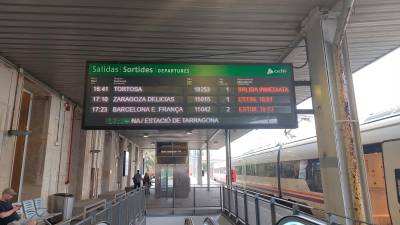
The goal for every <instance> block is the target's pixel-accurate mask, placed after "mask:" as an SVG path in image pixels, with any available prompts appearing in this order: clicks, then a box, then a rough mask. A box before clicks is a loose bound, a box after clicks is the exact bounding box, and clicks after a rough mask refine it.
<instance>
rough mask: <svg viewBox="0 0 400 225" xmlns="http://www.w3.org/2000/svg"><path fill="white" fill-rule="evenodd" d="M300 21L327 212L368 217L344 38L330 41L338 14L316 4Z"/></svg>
mask: <svg viewBox="0 0 400 225" xmlns="http://www.w3.org/2000/svg"><path fill="white" fill-rule="evenodd" d="M327 15H329V13H328V14H327ZM328 18H329V19H328ZM303 25H304V31H305V37H306V43H307V54H308V62H309V69H310V76H311V90H312V99H313V108H314V111H315V121H316V129H317V136H318V149H319V158H320V161H321V176H322V184H323V189H324V199H325V208H326V212H328V213H333V214H337V215H340V216H346V217H349V218H354V219H356V220H360V221H366V222H371V216H370V203H369V193H368V185H367V182H366V178H365V172H364V171H365V168H364V159H363V153H362V147H361V144H360V143H361V142H360V130H359V124H358V120H357V115H356V106H355V101H354V90H353V86H352V80H351V71H350V67H349V61H348V53H347V43H346V41H343V42H341V43H340V46H338V45H337V44H335V43H334V39H335V36H336V33H337V32H336V27H337V20H336V19H335V18H334V19H332V18H331V17H328V16H326V17H324V16H323V15H322V14H321V13H320V12H319V11H318V10H316V11H314V13H312V14H310V16H309V18H308V20H307V23H306V24H303ZM346 223H347V224H355V222H353V221H350V220H348V221H346Z"/></svg>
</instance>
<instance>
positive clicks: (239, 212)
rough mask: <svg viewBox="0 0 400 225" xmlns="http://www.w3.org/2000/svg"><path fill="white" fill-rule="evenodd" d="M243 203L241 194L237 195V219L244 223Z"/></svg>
mask: <svg viewBox="0 0 400 225" xmlns="http://www.w3.org/2000/svg"><path fill="white" fill-rule="evenodd" d="M243 201H244V200H243V194H242V193H238V214H239V218H240V219H242V220H243V221H244V220H245V218H244V203H243Z"/></svg>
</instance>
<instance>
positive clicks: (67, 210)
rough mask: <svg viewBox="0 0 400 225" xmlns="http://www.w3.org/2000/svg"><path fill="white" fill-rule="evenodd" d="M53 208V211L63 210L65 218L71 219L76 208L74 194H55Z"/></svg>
mask: <svg viewBox="0 0 400 225" xmlns="http://www.w3.org/2000/svg"><path fill="white" fill-rule="evenodd" d="M51 208H52V211H53V212H61V213H62V216H63V220H68V219H71V218H72V210H73V208H74V195H72V194H68V193H57V194H54V195H53V199H52V207H51Z"/></svg>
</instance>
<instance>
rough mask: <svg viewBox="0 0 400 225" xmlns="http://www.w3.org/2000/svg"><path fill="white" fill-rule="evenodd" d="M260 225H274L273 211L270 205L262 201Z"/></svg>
mask: <svg viewBox="0 0 400 225" xmlns="http://www.w3.org/2000/svg"><path fill="white" fill-rule="evenodd" d="M260 225H273V224H272V223H271V209H270V207H269V203H268V202H265V201H260Z"/></svg>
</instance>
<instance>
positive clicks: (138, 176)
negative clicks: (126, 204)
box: [133, 170, 142, 189]
mask: <svg viewBox="0 0 400 225" xmlns="http://www.w3.org/2000/svg"><path fill="white" fill-rule="evenodd" d="M141 182H142V174H140V171H139V170H137V171H136V174H135V176H134V177H133V183H134V184H135V186H134V188H135V189H136V188H140V183H141Z"/></svg>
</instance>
